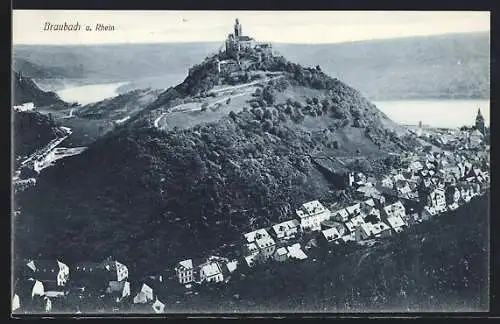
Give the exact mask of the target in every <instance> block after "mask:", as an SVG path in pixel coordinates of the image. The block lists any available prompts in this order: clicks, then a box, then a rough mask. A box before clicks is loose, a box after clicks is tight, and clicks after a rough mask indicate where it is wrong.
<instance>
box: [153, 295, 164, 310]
mask: <svg viewBox="0 0 500 324" xmlns="http://www.w3.org/2000/svg"><path fill="white" fill-rule="evenodd" d="M151 307H152V308H153V310H154V312H155V313H157V314H159V313H163V312H164V310H165V304H164V303H162V302H161V301H159V300H158V298H156V300H155V302H154V303H153V305H151Z"/></svg>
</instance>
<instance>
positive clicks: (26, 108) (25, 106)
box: [14, 102, 35, 111]
mask: <svg viewBox="0 0 500 324" xmlns="http://www.w3.org/2000/svg"><path fill="white" fill-rule="evenodd" d="M34 109H35V104H34V103H32V102H26V103H23V104H22V105H17V106H14V110H16V111H31V110H34Z"/></svg>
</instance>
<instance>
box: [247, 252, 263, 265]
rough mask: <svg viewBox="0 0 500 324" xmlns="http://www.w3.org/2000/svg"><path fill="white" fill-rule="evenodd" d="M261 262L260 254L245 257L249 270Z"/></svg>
mask: <svg viewBox="0 0 500 324" xmlns="http://www.w3.org/2000/svg"><path fill="white" fill-rule="evenodd" d="M259 261H260V260H259V255H258V254H250V255H247V256H246V257H245V262H246V264H247V265H248V267H249V268H252V267H254V266H255V265H256V264H257V263H258V262H259Z"/></svg>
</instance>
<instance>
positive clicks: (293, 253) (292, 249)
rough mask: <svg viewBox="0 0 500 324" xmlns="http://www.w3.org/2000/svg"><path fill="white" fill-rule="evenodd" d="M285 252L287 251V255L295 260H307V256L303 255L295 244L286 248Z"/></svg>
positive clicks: (298, 245) (297, 244)
mask: <svg viewBox="0 0 500 324" xmlns="http://www.w3.org/2000/svg"><path fill="white" fill-rule="evenodd" d="M287 250H288V255H289V256H290V257H291V258H295V259H299V260H304V259H307V255H306V254H305V253H304V251H302V249H301V248H300V244H299V243H295V244H293V245H290V246H288V247H287Z"/></svg>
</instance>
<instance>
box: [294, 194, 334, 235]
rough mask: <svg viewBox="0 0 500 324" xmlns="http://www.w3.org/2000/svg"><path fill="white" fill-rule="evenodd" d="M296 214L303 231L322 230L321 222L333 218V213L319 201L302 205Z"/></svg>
mask: <svg viewBox="0 0 500 324" xmlns="http://www.w3.org/2000/svg"><path fill="white" fill-rule="evenodd" d="M296 214H297V217H298V219H299V222H300V227H301V229H302V230H303V231H319V230H321V222H323V221H325V220H327V219H329V218H330V216H331V212H330V211H329V210H328V209H327V208H325V207H324V206H323V205H322V204H321V203H320V202H319V201H317V200H313V201H310V202H307V203H304V204H302V206H301V207H300V209H298V210H296Z"/></svg>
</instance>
